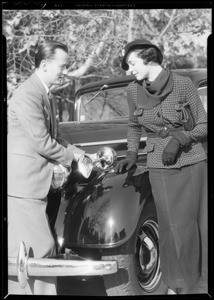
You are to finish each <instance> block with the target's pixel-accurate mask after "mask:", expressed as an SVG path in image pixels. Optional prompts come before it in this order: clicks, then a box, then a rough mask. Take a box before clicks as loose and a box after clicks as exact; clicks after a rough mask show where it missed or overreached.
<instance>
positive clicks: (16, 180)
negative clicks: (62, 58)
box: [7, 73, 84, 199]
mask: <svg viewBox="0 0 214 300" xmlns="http://www.w3.org/2000/svg"><path fill="white" fill-rule="evenodd" d="M8 102H9V103H8V139H7V143H8V147H7V151H8V157H7V163H8V164H7V169H8V195H10V196H15V197H26V198H32V199H34V198H36V199H43V198H45V197H46V196H47V194H48V191H49V189H50V185H51V180H52V176H53V167H54V163H61V164H63V165H64V166H66V167H70V166H71V163H72V161H73V160H78V158H79V157H80V156H81V155H83V153H84V151H82V150H80V149H78V148H76V147H75V146H73V145H69V144H68V142H67V141H65V140H64V139H63V138H62V137H61V136H60V134H59V130H58V122H57V121H56V108H55V106H54V104H53V105H52V106H50V102H49V99H48V95H47V91H46V90H45V87H44V85H43V84H42V82H41V81H40V79H39V77H38V76H37V75H36V74H35V73H34V74H32V75H31V77H30V78H29V79H27V80H26V81H25V82H24V83H23V84H22V85H20V86H19V87H18V88H17V90H16V91H15V92H14V94H13V96H12V98H11V99H10V100H9V101H8ZM52 103H53V102H52Z"/></svg>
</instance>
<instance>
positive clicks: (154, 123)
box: [127, 73, 207, 168]
mask: <svg viewBox="0 0 214 300" xmlns="http://www.w3.org/2000/svg"><path fill="white" fill-rule="evenodd" d="M172 75H173V90H172V92H171V93H170V94H169V95H168V96H167V97H166V98H165V99H164V100H163V101H162V102H161V104H159V105H158V106H156V107H154V108H151V109H147V110H144V112H143V115H142V116H135V115H134V114H133V113H134V111H135V110H136V108H137V83H136V82H134V81H133V82H131V83H130V84H129V85H128V87H127V97H128V98H127V99H128V104H129V113H130V116H129V126H128V135H127V140H128V151H134V152H138V149H139V141H140V137H141V134H142V127H143V128H144V129H145V130H146V131H153V132H159V131H160V130H161V129H163V127H165V126H167V127H168V128H169V129H170V128H173V127H177V126H179V125H181V126H182V123H181V119H180V114H179V112H178V111H176V105H178V101H179V100H182V101H186V102H187V103H188V104H189V105H190V109H191V112H192V115H193V117H194V120H195V127H194V128H193V130H191V131H182V132H183V133H184V134H185V135H186V136H187V137H188V138H189V139H190V141H191V147H189V150H188V151H184V150H183V151H182V152H181V155H180V156H179V157H178V159H177V162H176V163H175V164H174V165H171V166H164V165H163V164H162V158H161V157H162V153H163V150H164V148H165V146H166V145H167V143H168V142H169V140H170V139H171V138H172V136H168V137H166V138H161V137H149V138H148V139H147V141H146V147H145V148H144V150H145V151H146V152H147V166H148V167H149V168H180V167H182V166H185V165H190V164H194V163H197V162H199V161H202V160H205V159H206V158H207V155H206V153H205V151H204V148H203V146H202V144H201V141H202V140H203V139H206V136H207V114H206V111H205V109H204V107H203V104H202V102H201V100H200V96H199V94H198V91H197V89H196V88H195V86H194V84H193V83H192V81H191V79H190V78H188V77H183V76H180V75H177V74H174V73H172Z"/></svg>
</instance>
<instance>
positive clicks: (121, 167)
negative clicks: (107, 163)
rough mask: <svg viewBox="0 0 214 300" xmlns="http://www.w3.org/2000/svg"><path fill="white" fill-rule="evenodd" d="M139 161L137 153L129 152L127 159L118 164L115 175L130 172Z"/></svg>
mask: <svg viewBox="0 0 214 300" xmlns="http://www.w3.org/2000/svg"><path fill="white" fill-rule="evenodd" d="M136 160H137V153H136V152H134V151H127V155H126V158H125V159H123V160H121V161H120V162H119V163H117V164H116V166H115V168H114V171H115V173H122V172H124V171H128V170H130V169H131V167H133V166H134V164H135V162H136Z"/></svg>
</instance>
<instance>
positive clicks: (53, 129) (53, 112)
mask: <svg viewBox="0 0 214 300" xmlns="http://www.w3.org/2000/svg"><path fill="white" fill-rule="evenodd" d="M48 98H49V102H50V107H51V135H52V137H53V138H56V129H57V128H56V107H55V102H54V96H53V94H52V93H51V91H49V92H48Z"/></svg>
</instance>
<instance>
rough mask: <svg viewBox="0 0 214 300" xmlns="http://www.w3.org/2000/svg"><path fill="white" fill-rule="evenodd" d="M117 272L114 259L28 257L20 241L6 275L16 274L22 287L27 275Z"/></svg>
mask: <svg viewBox="0 0 214 300" xmlns="http://www.w3.org/2000/svg"><path fill="white" fill-rule="evenodd" d="M116 272H117V262H116V261H94V260H86V259H82V260H81V258H80V257H79V256H76V255H73V256H72V255H71V259H69V260H68V259H58V258H28V257H27V251H26V247H25V244H24V243H23V242H21V243H20V248H19V253H18V257H17V258H16V257H9V258H8V275H11V276H18V281H19V284H20V286H21V287H22V288H24V287H25V286H26V284H27V280H28V278H29V276H57V277H58V276H99V275H107V274H112V273H116Z"/></svg>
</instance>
